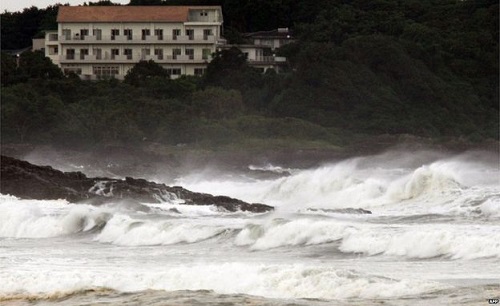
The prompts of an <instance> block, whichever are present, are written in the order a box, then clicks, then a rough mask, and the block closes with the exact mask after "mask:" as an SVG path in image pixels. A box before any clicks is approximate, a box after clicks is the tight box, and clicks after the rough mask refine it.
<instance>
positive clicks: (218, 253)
mask: <svg viewBox="0 0 500 306" xmlns="http://www.w3.org/2000/svg"><path fill="white" fill-rule="evenodd" d="M53 166H54V167H55V168H57V167H58V165H53ZM59 166H60V165H59ZM73 166H74V167H75V170H80V171H83V172H84V173H85V172H86V170H89V169H85V165H73ZM244 166H245V167H246V169H247V171H244V172H231V171H229V170H224V171H222V170H220V169H213V168H210V167H207V168H198V169H191V170H190V171H186V172H185V173H182V174H181V175H178V176H176V177H174V178H172V177H168V176H167V175H165V177H162V176H161V175H158V174H157V173H155V174H154V175H148V173H144V177H145V178H146V179H149V180H154V181H156V182H159V183H167V184H170V185H173V184H175V185H180V186H183V187H185V188H187V189H189V190H192V191H197V192H206V193H210V194H214V195H227V196H230V197H234V198H238V199H241V200H244V201H247V202H251V203H265V204H268V205H273V206H275V208H276V209H275V211H273V212H270V213H262V214H255V213H249V212H236V213H235V212H228V211H223V210H220V209H217V208H216V207H214V206H190V205H183V204H182V201H181V200H178V199H175V198H172V200H171V201H170V202H165V203H155V204H150V203H143V204H137V203H135V204H134V203H131V202H128V201H121V202H119V201H118V202H116V203H110V204H106V205H100V206H93V205H87V204H78V203H69V202H67V201H66V200H43V201H41V200H27V199H19V198H16V197H14V196H11V195H1V196H0V304H2V305H4V304H6V305H55V304H57V305H115V304H119V305H451V304H454V305H488V304H489V302H494V301H495V299H498V298H500V180H499V179H500V172H499V163H498V156H497V155H496V154H493V153H487V152H468V153H463V154H459V155H445V154H441V153H436V152H430V151H422V152H396V151H393V152H387V153H384V154H379V155H372V156H365V157H356V158H349V159H345V160H336V161H331V162H324V163H321V164H320V165H317V166H315V167H312V168H295V167H294V166H293V165H290V164H287V165H280V164H276V163H275V164H268V163H263V164H250V165H244ZM65 167H66V168H65V169H63V170H68V167H70V166H69V165H65ZM63 168H64V167H63ZM77 168H78V169H77ZM88 172H90V170H89V171H87V173H88ZM254 173H255V175H254ZM263 173H264V174H266V173H267V174H269V175H262V174H263ZM369 212H371V213H369ZM489 299H492V300H491V301H489Z"/></svg>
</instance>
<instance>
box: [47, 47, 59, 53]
mask: <svg viewBox="0 0 500 306" xmlns="http://www.w3.org/2000/svg"><path fill="white" fill-rule="evenodd" d="M57 54H59V47H57V46H49V55H57Z"/></svg>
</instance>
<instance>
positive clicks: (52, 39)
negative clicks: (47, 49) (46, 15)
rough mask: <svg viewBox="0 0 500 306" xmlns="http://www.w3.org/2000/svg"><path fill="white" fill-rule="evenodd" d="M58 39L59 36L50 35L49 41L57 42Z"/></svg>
mask: <svg viewBox="0 0 500 306" xmlns="http://www.w3.org/2000/svg"><path fill="white" fill-rule="evenodd" d="M58 39H59V38H58V35H57V34H49V41H57V40H58Z"/></svg>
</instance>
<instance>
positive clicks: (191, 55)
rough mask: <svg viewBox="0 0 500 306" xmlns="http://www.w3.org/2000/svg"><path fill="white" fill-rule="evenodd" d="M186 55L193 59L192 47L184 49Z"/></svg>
mask: <svg viewBox="0 0 500 306" xmlns="http://www.w3.org/2000/svg"><path fill="white" fill-rule="evenodd" d="M186 55H187V56H188V57H189V59H190V60H192V59H194V49H186Z"/></svg>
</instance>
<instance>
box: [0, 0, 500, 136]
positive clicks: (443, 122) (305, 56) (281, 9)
mask: <svg viewBox="0 0 500 306" xmlns="http://www.w3.org/2000/svg"><path fill="white" fill-rule="evenodd" d="M97 4H99V5H111V4H112V3H111V2H109V1H107V2H100V3H97ZM151 4H152V5H179V4H189V5H191V4H218V5H221V6H222V7H223V12H224V25H225V37H226V38H227V39H229V40H230V41H231V42H235V43H237V42H241V41H242V40H243V38H242V37H243V36H242V35H241V33H244V32H251V31H259V30H271V29H275V28H278V27H290V28H292V29H293V31H294V35H295V37H296V42H295V43H293V44H290V45H287V46H285V47H283V48H281V50H279V54H280V55H282V56H286V57H287V58H288V61H289V67H288V69H287V71H286V72H285V73H280V74H276V73H275V72H274V71H272V70H268V71H267V72H266V73H265V74H260V73H258V72H257V71H255V70H254V69H253V68H251V67H249V66H248V65H247V63H246V60H245V57H244V56H243V54H242V53H241V52H240V51H239V50H238V49H230V50H226V51H222V52H218V53H216V54H214V55H213V60H212V62H211V63H210V64H209V67H208V69H207V72H206V74H205V75H204V76H202V77H181V78H179V79H175V80H172V79H170V77H169V75H168V74H167V73H166V72H165V70H163V69H162V68H161V67H160V66H159V65H157V64H156V63H154V62H141V63H139V64H137V65H136V67H135V68H134V69H133V70H131V72H130V73H129V75H127V77H126V79H125V81H123V82H120V81H117V80H102V81H97V82H88V81H81V80H80V79H79V78H78V77H76V76H74V75H67V76H65V75H63V74H62V73H61V71H60V70H59V69H58V68H57V67H56V66H54V65H53V64H52V63H51V62H50V60H48V59H46V58H45V57H44V56H43V54H40V53H38V52H26V53H23V54H22V56H21V57H20V59H19V63H16V61H15V59H14V58H12V57H10V56H9V55H7V54H4V53H3V54H2V57H1V60H2V66H1V83H2V88H1V89H2V90H1V102H2V104H1V129H2V130H1V132H2V142H4V143H5V142H14V143H19V142H29V143H53V144H60V145H67V146H75V145H84V146H88V145H98V144H106V143H120V144H126V143H139V142H144V141H148V142H157V143H162V144H179V143H183V144H202V145H217V146H218V145H226V144H235V143H240V144H258V143H259V141H261V140H263V139H274V140H280V141H283V142H287V143H290V142H293V141H301V140H307V141H314V142H318V143H324V144H341V143H342V142H343V141H348V140H349V138H350V137H351V136H352V135H379V134H412V135H417V136H423V137H432V138H436V139H439V138H444V137H460V138H462V139H466V140H468V141H481V140H483V139H498V130H499V109H498V108H499V96H498V93H499V86H498V84H499V80H498V76H499V71H498V54H499V50H498V37H499V33H498V29H499V24H498V14H499V5H498V1H486V0H484V1H481V0H477V1H451V0H400V1H388V0H375V1H373V0H358V1H347V0H345V1H339V0H335V1H331V0H298V1H292V0H280V1H276V0H252V1H250V0H244V1H237V0H220V1H215V0H214V1H201V0H200V1H188V0H186V1H182V0H176V1H160V0H157V1H154V0H153V1H151V0H132V1H131V3H130V5H151ZM88 5H96V3H89V4H88ZM56 14H57V6H55V5H54V6H50V7H48V8H46V9H37V8H35V7H32V8H28V9H25V10H24V11H22V12H13V13H12V12H4V13H2V15H1V19H2V28H1V34H2V39H1V44H2V50H9V49H21V48H24V47H26V46H29V45H30V42H31V38H32V37H34V36H37V35H42V33H43V31H44V30H47V29H52V28H54V26H55V25H56V23H55V16H56Z"/></svg>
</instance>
